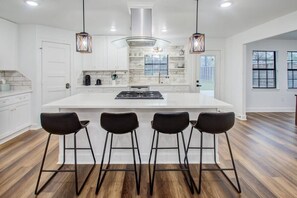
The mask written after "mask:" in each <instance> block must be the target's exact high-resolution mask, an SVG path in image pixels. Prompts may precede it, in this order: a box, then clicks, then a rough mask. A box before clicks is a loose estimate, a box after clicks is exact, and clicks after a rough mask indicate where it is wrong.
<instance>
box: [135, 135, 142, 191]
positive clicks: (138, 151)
mask: <svg viewBox="0 0 297 198" xmlns="http://www.w3.org/2000/svg"><path fill="white" fill-rule="evenodd" d="M134 135H135V141H136V146H137V153H138V158H139V172H138V174H139V178H138V182H139V186H140V184H141V156H140V150H139V146H138V140H137V135H136V130H134Z"/></svg>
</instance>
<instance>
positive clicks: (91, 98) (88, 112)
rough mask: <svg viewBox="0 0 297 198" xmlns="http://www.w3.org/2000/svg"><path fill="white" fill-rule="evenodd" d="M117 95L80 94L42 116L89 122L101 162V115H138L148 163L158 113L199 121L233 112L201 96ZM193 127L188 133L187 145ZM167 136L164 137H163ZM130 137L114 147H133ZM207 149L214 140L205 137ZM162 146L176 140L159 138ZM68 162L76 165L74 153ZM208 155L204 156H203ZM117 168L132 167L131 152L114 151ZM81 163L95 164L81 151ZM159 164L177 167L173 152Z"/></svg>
mask: <svg viewBox="0 0 297 198" xmlns="http://www.w3.org/2000/svg"><path fill="white" fill-rule="evenodd" d="M116 95H117V94H114V93H84V94H77V95H73V96H70V97H67V98H64V99H62V100H58V101H54V102H51V103H49V104H46V105H44V106H43V112H76V113H77V114H78V116H79V118H80V119H81V120H90V124H89V126H88V129H89V133H90V138H91V142H92V145H93V149H94V152H95V156H96V159H97V163H98V162H100V160H101V154H102V150H103V145H104V140H105V135H106V131H104V130H103V129H102V128H101V126H100V115H101V113H102V112H135V113H136V114H137V116H138V120H139V128H138V129H137V135H138V141H139V147H140V152H141V157H142V161H143V163H148V157H149V151H150V146H151V142H152V136H153V130H152V129H151V120H152V119H153V115H154V114H155V113H156V112H180V111H187V112H189V114H190V119H192V120H196V119H197V118H198V115H199V113H200V112H217V111H219V110H224V111H230V110H231V108H232V105H230V104H227V103H225V102H223V101H220V100H216V99H214V98H211V97H208V96H205V95H202V94H198V93H162V96H163V98H164V99H115V97H116ZM190 129H191V127H190V126H189V127H188V128H187V129H186V130H185V131H184V134H185V138H186V142H187V141H188V136H189V132H190ZM164 136H165V137H164ZM77 137H78V143H77V144H78V147H86V146H87V145H88V144H87V139H86V136H85V133H78V134H77ZM199 139H200V136H199V134H198V132H195V133H193V137H192V142H193V145H197V146H198V145H199ZM130 141H131V139H130V134H127V135H117V136H114V141H113V145H114V146H122V147H123V146H130V144H131V143H130ZM204 143H205V145H204V146H211V145H212V143H213V139H212V136H210V135H205V136H204ZM72 144H73V138H72V135H69V137H67V138H66V145H67V146H68V147H70V146H71V145H72ZM159 145H160V146H176V136H174V137H172V136H169V135H165V134H161V135H160V141H159ZM62 146H63V145H62V139H60V152H59V160H60V161H61V159H62V157H63V156H62V155H63V152H61V151H62ZM66 152H67V153H66V162H67V163H73V161H74V160H73V158H74V157H73V151H66ZM204 155H205V156H204ZM204 155H203V159H204V162H205V163H211V162H213V151H212V150H206V151H204ZM189 159H190V162H191V163H197V162H199V152H198V150H197V151H191V152H190V153H189ZM111 160H112V161H111V162H112V163H114V164H124V163H132V152H131V150H123V151H122V150H114V151H113V156H112V159H111ZM78 162H79V163H92V159H91V155H90V153H89V151H85V150H81V151H78ZM158 162H160V163H178V158H177V154H176V152H175V151H172V150H164V151H161V150H160V152H159V151H158Z"/></svg>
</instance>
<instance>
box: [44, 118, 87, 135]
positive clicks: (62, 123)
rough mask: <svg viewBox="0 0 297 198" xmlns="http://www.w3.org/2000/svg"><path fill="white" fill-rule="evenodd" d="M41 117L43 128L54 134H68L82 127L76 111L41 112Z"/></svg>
mask: <svg viewBox="0 0 297 198" xmlns="http://www.w3.org/2000/svg"><path fill="white" fill-rule="evenodd" d="M40 119H41V126H42V128H43V129H44V130H46V131H47V132H49V133H52V134H57V135H66V134H70V133H76V132H78V131H79V130H80V129H81V128H82V126H81V124H80V121H79V119H78V116H77V114H76V113H41V115H40Z"/></svg>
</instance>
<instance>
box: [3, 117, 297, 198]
mask: <svg viewBox="0 0 297 198" xmlns="http://www.w3.org/2000/svg"><path fill="white" fill-rule="evenodd" d="M229 135H230V141H231V146H232V149H233V154H234V157H235V160H236V165H237V169H238V174H239V178H240V182H241V187H242V194H241V195H239V194H237V193H236V191H235V190H234V189H233V188H232V186H231V185H230V184H229V183H228V182H227V180H226V179H225V178H224V177H223V175H222V174H221V173H220V172H207V173H203V176H202V177H203V182H202V191H201V194H200V195H198V194H197V193H196V192H195V194H194V195H192V194H191V193H190V191H189V189H188V187H187V186H186V184H185V181H184V179H183V175H182V173H178V172H165V173H159V174H156V180H155V188H154V195H153V197H160V198H166V197H170V198H171V197H179V198H180V197H269V198H271V197H285V198H287V197H297V127H296V126H295V125H294V114H293V113H250V114H248V121H237V122H236V124H235V127H234V128H233V129H232V130H231V131H230V133H229ZM46 138H47V133H46V132H44V131H42V130H40V131H29V132H26V133H24V134H23V135H21V136H19V137H17V138H15V139H13V140H11V141H9V142H7V143H5V144H3V145H0V197H4V198H11V197H17V198H23V197H35V195H34V189H35V185H36V180H37V175H38V171H39V168H40V162H41V158H42V154H43V152H44V147H45V141H46ZM53 139H54V141H52V143H51V145H50V148H49V152H48V156H47V163H46V168H55V167H57V165H56V162H57V155H58V138H57V137H55V138H53ZM219 147H220V160H221V163H222V164H223V165H230V156H229V154H228V150H227V144H226V140H225V138H224V136H221V137H220V138H219ZM128 166H130V167H131V168H132V166H131V165H128ZM165 166H166V167H167V168H169V167H174V166H175V165H165ZM208 166H211V165H208ZM70 167H71V166H66V168H70ZM88 167H89V165H80V166H79V168H83V169H84V170H86V171H87V169H88ZM113 167H118V168H124V167H125V165H113ZM147 168H148V167H147V165H144V166H143V168H142V181H141V194H140V196H137V194H136V189H135V183H134V175H133V173H131V172H127V173H124V172H110V173H108V174H107V177H106V179H105V181H104V183H103V186H102V188H101V190H100V193H99V195H98V196H97V197H112V198H117V197H127V198H130V197H150V196H149V184H148V170H147ZM191 170H192V174H193V177H194V179H195V181H196V182H197V181H198V176H199V174H198V170H199V168H198V166H197V165H192V166H191ZM86 171H83V172H82V173H80V174H79V175H80V178H82V179H84V176H85V175H84V173H85V172H86ZM98 171H99V165H97V166H96V169H95V170H94V171H93V173H92V174H91V177H90V179H89V180H88V182H87V184H86V186H85V188H84V190H83V191H82V193H81V195H80V197H96V196H95V187H96V182H97V177H98ZM230 176H231V177H232V178H234V176H233V174H230ZM43 178H46V176H45V177H43ZM43 181H44V180H42V181H41V182H43ZM38 197H63V198H67V197H76V195H75V188H74V182H73V174H71V173H59V174H57V176H56V177H55V178H54V179H53V180H52V181H51V182H50V184H49V185H48V186H47V187H46V188H45V189H44V191H43V192H41V193H40V195H39V196H38Z"/></svg>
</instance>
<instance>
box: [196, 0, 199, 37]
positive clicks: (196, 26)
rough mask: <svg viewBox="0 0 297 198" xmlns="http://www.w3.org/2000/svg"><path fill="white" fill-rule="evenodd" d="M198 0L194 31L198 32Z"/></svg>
mask: <svg viewBox="0 0 297 198" xmlns="http://www.w3.org/2000/svg"><path fill="white" fill-rule="evenodd" d="M198 1H199V0H197V6H196V33H198Z"/></svg>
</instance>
